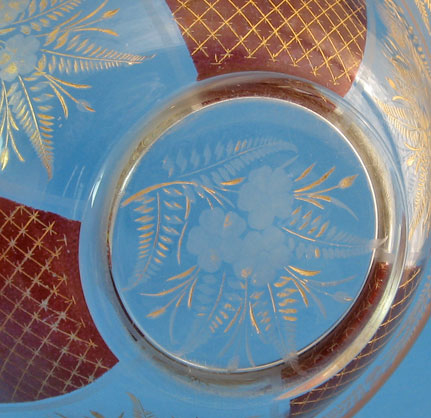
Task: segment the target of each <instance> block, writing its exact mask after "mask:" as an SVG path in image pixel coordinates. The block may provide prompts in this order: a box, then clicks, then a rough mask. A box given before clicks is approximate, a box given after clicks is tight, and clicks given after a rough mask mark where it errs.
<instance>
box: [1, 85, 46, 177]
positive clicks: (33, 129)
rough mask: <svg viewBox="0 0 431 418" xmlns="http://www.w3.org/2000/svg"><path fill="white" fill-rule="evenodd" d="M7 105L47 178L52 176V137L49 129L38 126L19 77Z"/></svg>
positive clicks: (37, 119) (37, 120) (31, 103)
mask: <svg viewBox="0 0 431 418" xmlns="http://www.w3.org/2000/svg"><path fill="white" fill-rule="evenodd" d="M9 103H10V105H11V107H12V110H13V112H14V113H15V116H16V118H17V121H18V122H19V124H20V125H21V126H22V127H23V129H24V132H25V133H26V134H27V136H28V138H29V139H30V141H31V143H32V145H33V148H34V149H35V151H36V153H37V155H38V157H39V158H40V160H41V161H42V163H43V165H44V166H45V168H46V170H47V172H48V176H49V177H51V176H52V162H53V153H52V149H53V147H52V141H51V138H52V135H51V128H49V127H45V128H42V127H41V126H40V120H39V117H38V115H37V113H36V111H35V108H34V105H33V101H32V99H31V97H30V95H29V92H28V90H27V87H26V86H25V84H24V81H23V80H22V78H21V77H19V87H17V89H16V90H15V91H14V92H13V93H12V94H11V95H10V98H9Z"/></svg>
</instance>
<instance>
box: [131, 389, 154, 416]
mask: <svg viewBox="0 0 431 418" xmlns="http://www.w3.org/2000/svg"><path fill="white" fill-rule="evenodd" d="M127 395H129V397H130V399H131V400H132V402H133V418H156V416H155V415H154V414H153V413H152V412H150V411H147V410H146V409H144V407H143V406H142V404H141V401H140V400H139V399H138V398H137V397H136V396H135V395H132V394H131V393H127Z"/></svg>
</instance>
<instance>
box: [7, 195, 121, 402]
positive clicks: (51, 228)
mask: <svg viewBox="0 0 431 418" xmlns="http://www.w3.org/2000/svg"><path fill="white" fill-rule="evenodd" d="M79 231H80V223H79V222H77V221H71V220H68V219H65V218H63V217H61V216H58V215H56V214H53V213H50V212H45V211H41V210H35V209H32V208H30V207H27V206H24V205H19V204H17V203H14V202H12V201H9V200H6V199H2V198H0V402H24V401H34V400H39V399H44V398H49V397H53V396H58V395H61V394H65V393H69V392H72V391H74V390H76V389H78V388H81V387H83V386H85V385H87V384H89V383H91V382H92V381H93V380H95V379H97V378H98V377H100V376H101V375H103V374H104V373H105V372H106V371H108V370H109V369H111V368H112V367H113V366H114V365H115V364H116V363H117V361H118V360H117V359H116V357H115V356H114V355H113V354H112V353H111V351H110V350H109V348H108V347H107V345H106V344H105V342H104V341H103V339H102V338H101V336H100V334H99V332H98V331H97V329H96V327H95V325H94V323H93V320H92V318H91V316H90V313H89V311H88V308H87V305H86V302H85V298H84V294H83V291H82V287H81V279H80V274H79V265H78V245H79Z"/></svg>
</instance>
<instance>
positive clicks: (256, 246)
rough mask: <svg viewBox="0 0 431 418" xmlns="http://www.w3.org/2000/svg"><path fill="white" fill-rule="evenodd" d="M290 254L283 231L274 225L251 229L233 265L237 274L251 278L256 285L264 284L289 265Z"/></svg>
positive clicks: (243, 277)
mask: <svg viewBox="0 0 431 418" xmlns="http://www.w3.org/2000/svg"><path fill="white" fill-rule="evenodd" d="M290 254H291V250H290V249H289V248H288V247H287V246H286V245H285V240H284V234H283V232H281V231H280V230H279V229H277V228H275V227H274V226H269V227H268V228H266V229H265V230H264V231H262V232H258V231H251V232H249V233H248V234H247V235H246V237H245V238H244V243H243V246H242V248H241V251H240V254H239V257H238V259H237V261H236V262H235V263H234V265H233V268H234V272H235V275H236V277H238V278H242V279H249V280H250V281H251V283H252V284H253V285H254V286H257V287H260V286H264V285H266V284H268V283H270V282H272V281H273V280H274V279H275V278H276V277H277V271H278V270H280V269H282V268H283V267H284V266H286V265H287V263H288V260H289V256H290Z"/></svg>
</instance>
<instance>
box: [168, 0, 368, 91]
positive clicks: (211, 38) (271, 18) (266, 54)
mask: <svg viewBox="0 0 431 418" xmlns="http://www.w3.org/2000/svg"><path fill="white" fill-rule="evenodd" d="M167 2H168V4H169V6H170V8H171V10H172V12H173V15H174V17H175V19H176V21H177V22H178V25H179V27H180V29H181V31H182V34H183V37H184V39H185V41H186V43H187V45H188V48H189V50H190V53H191V55H192V57H193V59H194V62H195V64H196V67H197V70H198V73H199V78H201V79H202V78H206V77H210V76H213V75H217V74H222V73H229V72H233V71H242V70H245V71H250V70H272V71H279V72H285V73H290V74H292V75H298V76H302V77H305V78H307V79H310V80H312V81H317V82H319V83H320V84H323V85H325V86H326V87H329V88H332V89H333V90H335V91H337V92H338V93H342V94H344V93H346V92H347V90H348V88H349V87H350V85H351V83H352V81H353V78H354V76H355V74H356V71H357V69H358V67H359V65H360V62H361V60H362V57H363V51H364V46H365V37H366V6H365V1H363V0H360V1H351V0H323V1H322V0H320V1H317V0H269V1H264V2H259V1H256V0H203V1H201V0H199V1H196V0H167Z"/></svg>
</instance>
